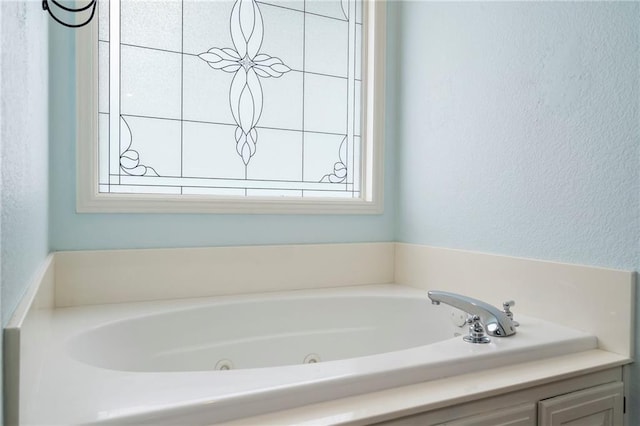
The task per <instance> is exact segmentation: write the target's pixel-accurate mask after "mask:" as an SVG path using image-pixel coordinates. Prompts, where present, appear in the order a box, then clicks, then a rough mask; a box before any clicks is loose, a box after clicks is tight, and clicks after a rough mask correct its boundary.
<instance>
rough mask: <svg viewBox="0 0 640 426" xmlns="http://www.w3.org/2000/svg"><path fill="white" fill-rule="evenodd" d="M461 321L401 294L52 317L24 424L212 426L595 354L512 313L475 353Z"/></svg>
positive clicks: (287, 296)
mask: <svg viewBox="0 0 640 426" xmlns="http://www.w3.org/2000/svg"><path fill="white" fill-rule="evenodd" d="M505 296H506V295H505ZM460 317H461V313H460V312H459V311H456V310H453V309H452V308H449V307H447V306H444V305H441V306H434V305H431V303H430V301H429V300H428V298H427V296H426V292H425V291H424V290H418V289H414V288H411V287H405V286H400V285H378V286H361V287H345V288H340V289H324V290H304V291H296V292H287V293H270V294H261V295H244V296H227V297H216V298H199V299H184V300H176V301H159V302H144V303H124V304H113V305H98V306H83V307H77V308H66V309H56V310H53V311H52V312H51V314H50V315H49V316H48V317H47V318H46V319H43V320H42V321H44V322H46V324H44V323H43V324H41V326H42V327H45V328H46V329H47V330H48V333H47V338H46V339H40V341H38V342H34V343H33V345H35V346H34V347H32V348H31V351H30V353H31V354H35V355H33V356H32V359H31V361H30V362H33V363H34V365H36V366H37V368H36V369H35V370H34V371H33V372H32V373H31V374H32V377H28V378H26V380H25V381H24V382H25V383H24V386H23V388H24V389H21V400H23V401H29V404H26V406H21V408H20V415H21V423H25V424H92V425H103V424H104V425H107V424H122V423H126V424H154V425H164V424H167V425H169V424H173V425H175V424H203V425H204V424H213V423H219V422H223V421H227V420H232V419H237V418H241V417H247V416H253V415H258V414H262V413H266V412H271V411H277V410H283V409H287V408H291V407H296V406H300V405H305V404H310V403H315V402H320V401H326V400H330V399H336V398H341V397H346V396H350V395H357V394H363V393H368V392H373V391H376V390H382V389H387V388H391V387H397V386H402V385H408V384H414V383H418V382H424V381H429V380H435V379H439V378H443V377H448V376H454V375H459V374H464V373H468V372H473V371H477V370H481V369H489V368H493V367H497V366H503V365H508V364H516V363H520V362H526V361H530V360H534V359H541V358H545V357H553V356H557V355H563V354H569V353H575V352H581V351H585V350H589V349H593V348H596V347H597V339H596V338H595V337H593V336H592V335H589V334H586V333H584V332H581V331H577V330H573V329H570V328H566V327H563V326H559V325H556V324H552V323H549V322H546V321H543V320H541V319H536V318H529V317H526V316H523V315H518V314H517V312H516V319H517V320H518V321H519V322H520V324H521V325H520V327H519V328H518V332H517V334H516V335H515V336H511V337H508V338H492V341H491V343H489V344H470V343H466V342H464V341H463V340H462V338H461V337H460V334H461V333H466V330H465V328H464V327H460V326H459V325H460ZM43 354H46V356H45V355H43Z"/></svg>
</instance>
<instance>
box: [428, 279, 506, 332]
mask: <svg viewBox="0 0 640 426" xmlns="http://www.w3.org/2000/svg"><path fill="white" fill-rule="evenodd" d="M428 295H429V299H431V303H433V304H434V305H439V304H440V303H444V304H446V305H450V306H453V307H454V308H458V309H460V310H461V311H465V312H466V313H468V314H470V315H477V316H478V317H479V318H480V322H481V323H482V325H483V326H484V329H485V330H486V331H487V334H489V335H490V336H496V337H507V336H512V335H514V334H516V329H515V326H514V324H513V320H512V319H511V318H510V317H509V315H507V314H506V313H505V312H503V311H501V310H500V309H498V308H496V307H494V306H492V305H490V304H488V303H485V302H483V301H481V300H478V299H474V298H472V297H468V296H463V295H461V294H456V293H449V292H446V291H436V290H433V291H429V292H428Z"/></svg>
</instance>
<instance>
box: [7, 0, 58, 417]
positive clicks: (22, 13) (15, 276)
mask: <svg viewBox="0 0 640 426" xmlns="http://www.w3.org/2000/svg"><path fill="white" fill-rule="evenodd" d="M47 32H48V31H47V20H46V16H45V15H44V14H43V13H42V9H41V8H40V4H39V3H38V2H32V1H29V2H26V1H8V0H5V1H2V2H0V94H2V96H1V97H0V290H1V291H0V318H2V325H3V326H4V325H6V323H7V321H8V319H9V318H10V316H11V315H12V313H13V311H14V309H15V307H16V305H17V304H18V302H19V301H20V299H21V298H22V295H23V294H24V291H25V290H26V287H27V285H28V284H29V282H30V280H31V278H32V276H33V274H34V273H35V272H36V270H37V269H38V268H39V267H40V265H41V264H42V262H43V260H44V258H45V257H46V256H47V253H48V249H49V247H48V229H47V226H48V219H47V216H48V203H49V200H48V173H49V169H48V122H47V109H48V93H47V87H48V57H47V49H48V35H47ZM1 360H2V343H1V342H0V362H1ZM1 374H2V373H1V371H0V383H2V381H1ZM2 395H3V392H2V389H1V387H0V401H2ZM1 423H2V404H0V424H1Z"/></svg>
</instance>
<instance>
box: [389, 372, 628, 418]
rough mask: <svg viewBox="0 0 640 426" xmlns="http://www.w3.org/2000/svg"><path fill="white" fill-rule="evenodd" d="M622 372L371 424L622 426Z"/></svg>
mask: <svg viewBox="0 0 640 426" xmlns="http://www.w3.org/2000/svg"><path fill="white" fill-rule="evenodd" d="M623 416H624V385H623V382H622V369H621V368H613V369H609V370H604V371H601V372H597V373H590V374H585V375H583V376H578V377H574V378H571V379H565V380H559V381H556V382H553V383H548V384H544V385H541V386H533V387H530V388H524V389H521V390H517V391H512V392H507V393H503V394H498V395H494V396H491V397H488V398H484V399H478V400H470V401H466V402H464V403H460V404H457V405H448V406H444V407H442V408H438V409H435V410H433V409H432V410H426V411H422V412H420V411H418V412H414V413H413V414H411V415H405V417H396V418H392V417H391V418H388V419H387V420H386V421H383V422H381V423H376V425H384V426H623V424H624V419H623Z"/></svg>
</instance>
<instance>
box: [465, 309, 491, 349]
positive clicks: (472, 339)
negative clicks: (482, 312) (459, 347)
mask: <svg viewBox="0 0 640 426" xmlns="http://www.w3.org/2000/svg"><path fill="white" fill-rule="evenodd" d="M467 324H469V334H468V335H467V336H464V337H463V338H462V339H463V340H464V341H465V342H469V343H489V342H491V339H489V337H487V336H486V335H485V334H484V328H483V327H482V324H481V323H480V317H479V316H478V315H469V318H467Z"/></svg>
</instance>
